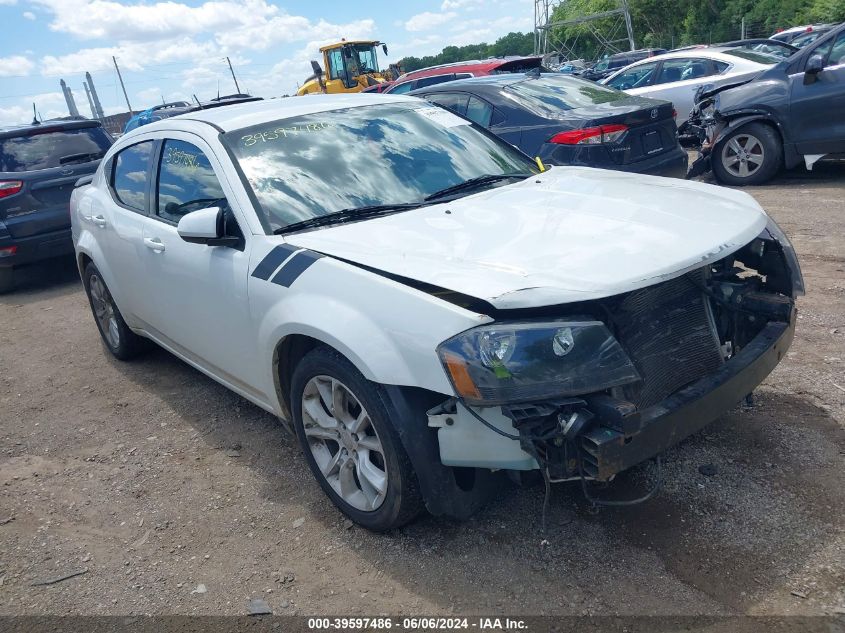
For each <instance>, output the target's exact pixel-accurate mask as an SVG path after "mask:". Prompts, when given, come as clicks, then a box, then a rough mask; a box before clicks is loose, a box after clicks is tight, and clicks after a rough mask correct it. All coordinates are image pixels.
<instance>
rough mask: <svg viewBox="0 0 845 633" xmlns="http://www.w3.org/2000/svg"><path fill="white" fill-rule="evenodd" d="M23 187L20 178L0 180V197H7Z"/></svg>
mask: <svg viewBox="0 0 845 633" xmlns="http://www.w3.org/2000/svg"><path fill="white" fill-rule="evenodd" d="M21 189H23V183H22V182H21V181H20V180H0V198H8V197H9V196H13V195H15V194H16V193H18V192H19V191H20V190H21Z"/></svg>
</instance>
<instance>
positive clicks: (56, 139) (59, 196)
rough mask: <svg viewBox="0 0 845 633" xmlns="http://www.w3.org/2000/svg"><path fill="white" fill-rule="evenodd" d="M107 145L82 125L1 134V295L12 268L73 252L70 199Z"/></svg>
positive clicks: (93, 127) (49, 124)
mask: <svg viewBox="0 0 845 633" xmlns="http://www.w3.org/2000/svg"><path fill="white" fill-rule="evenodd" d="M111 144H112V138H111V136H109V134H108V133H107V132H106V131H105V130H104V129H103V127H102V125H100V123H99V122H97V121H88V120H84V119H74V120H53V121H44V122H41V123H39V122H37V121H33V122H32V124H30V125H25V126H18V127H11V128H8V127H7V128H0V293H2V292H8V291H9V290H11V289H12V288H13V287H14V267H15V266H19V265H21V264H28V263H31V262H35V261H39V260H43V259H49V258H51V257H57V256H60V255H65V254H68V253H72V252H73V243H72V242H71V237H70V214H69V211H68V204H69V203H70V194H71V192H72V191H73V186H74V184H75V183H76V181H77V180H79V178H81V177H82V176H86V175H91V174H93V173H94V172H95V171H96V170H97V165H99V164H100V159H101V158H102V157H103V155H104V154H105V153H106V150H108V149H109V147H111Z"/></svg>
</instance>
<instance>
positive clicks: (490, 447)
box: [428, 312, 795, 481]
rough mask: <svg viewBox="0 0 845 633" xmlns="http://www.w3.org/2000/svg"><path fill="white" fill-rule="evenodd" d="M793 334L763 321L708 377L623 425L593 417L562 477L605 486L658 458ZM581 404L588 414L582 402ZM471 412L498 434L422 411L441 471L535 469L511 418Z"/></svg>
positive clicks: (752, 383)
mask: <svg viewBox="0 0 845 633" xmlns="http://www.w3.org/2000/svg"><path fill="white" fill-rule="evenodd" d="M794 333H795V318H794V312H793V318H791V319H790V321H789V323H780V322H772V323H768V324H767V325H766V326H765V327H764V328H763V329H762V330H761V331H760V333H759V334H757V336H756V337H754V339H752V340H751V342H750V343H749V344H748V345H746V346H745V347H744V348H743V349H742V350H741V351H740V352H739V353H737V354H736V355H735V356H734V357H733V358H731V359H730V360H729V361H727V362H726V363H725V364H724V365H723V366H722V367H721V368H720V369H718V370H717V371H716V372H715V373H712V374H710V375H708V376H706V377H704V378H702V379H700V380H698V381H697V382H695V383H693V384H691V385H689V386H687V387H685V388H683V389H680V390H679V391H677V392H675V393H674V394H672V395H670V396H669V397H667V398H666V399H664V400H663V401H661V402H659V403H657V404H655V405H653V406H651V407H648V408H647V409H645V410H642V411H638V412H635V415H633V416H630V415H629V416H625V417H627V418H628V419H627V420H626V421H625V422H624V423H622V424H620V421H621V420H620V419H619V418H617V419H615V420H610V419H603V418H602V417H601V413H597V414H594V415H595V416H596V417H595V422H594V424H593V425H592V426H591V427H590V428H589V430H588V431H587V432H585V433H584V434H582V435H580V436H578V437H577V440H576V445H575V450H576V451H577V452H574V451H573V453H572V454H571V455H568V456H567V461H571V460H574V461H572V463H569V464H561V466H562V467H563V468H564V469H567V470H568V471H569V474H570V476H575V473H576V472H578V464H577V460H579V459H580V460H582V463H581V468H582V469H583V473H584V475H586V476H587V477H588V478H590V479H595V480H598V481H607V480H609V479H611V478H613V476H614V475H616V474H617V473H619V472H622V471H623V470H626V469H628V468H631V467H632V466H635V465H636V464H639V463H640V462H643V461H645V460H647V459H650V458H652V457H654V456H656V455H658V454H660V453H662V452H663V451H665V450H666V449H668V448H670V447H672V446H674V445H675V444H677V443H679V442H680V441H681V440H683V439H685V438H686V437H688V436H690V435H692V434H693V433H695V432H697V431H699V430H701V429H702V428H703V427H705V426H706V425H707V424H709V423H710V422H712V421H714V420H715V419H716V418H718V417H719V416H720V415H722V414H723V413H725V412H726V411H728V410H729V409H730V408H731V407H733V406H734V405H736V404H738V403H739V402H741V401H742V400H743V398H745V396H747V395H748V394H749V393H751V392H752V391H753V390H754V389H755V388H756V387H757V385H759V384H760V383H761V382H762V381H763V380H764V379H765V378H766V376H768V375H769V374H770V373H771V372H772V370H773V369H774V368H775V366H776V365H777V364H778V363H779V362H780V360H781V359H782V358H783V357H784V355H785V354H786V351H787V350H788V349H789V346H790V345H791V343H792V339H793V336H794ZM584 404H585V405H586V406H587V409H588V410H589V406H590V405H589V403H588V402H587V401H585V402H584ZM597 409H598V410H599V411H600V410H601V408H600V407H597ZM476 414H477V415H480V416H481V417H483V419H484V420H485V421H486V422H487V423H488V424H489V425H491V426H493V427H496V428H497V429H499V431H500V433H496V432H495V431H494V430H492V429H491V428H489V427H487V426H484V425H482V424H480V423H479V422H478V420H477V419H476V418H475V416H473V415H472V414H471V413H470V411H469V410H468V409H467V407H465V406H463V405H462V404H461V403H453V406H449V404H447V405H441V406H439V407H436V408H435V409H432V410H431V411H429V414H428V419H429V426H430V427H433V428H437V429H439V430H438V440H439V444H440V459H441V462H442V463H443V464H444V465H446V466H459V467H475V468H490V469H503V470H535V469H539V468H540V464H539V463H538V461H537V459H536V458H535V456H534V455H532V454H531V451H530V449H529V451H526V450H525V448H526V447H525V446H524V444H523V443H521V442H520V441H516V440H517V439H519V438H518V436H514V435H513V434H514V433H515V430H514V427H513V425H512V424H511V419H510V418H509V417H508V416H506V415H505V414H504V413H503V411H502V408H501V407H486V408H480V409H476ZM614 417H615V416H614ZM624 425H627V426H628V428H627V429H626V428H624ZM509 435H511V436H512V437H508V436H509ZM579 453H580V454H579Z"/></svg>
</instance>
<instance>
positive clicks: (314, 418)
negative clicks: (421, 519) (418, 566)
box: [290, 347, 424, 532]
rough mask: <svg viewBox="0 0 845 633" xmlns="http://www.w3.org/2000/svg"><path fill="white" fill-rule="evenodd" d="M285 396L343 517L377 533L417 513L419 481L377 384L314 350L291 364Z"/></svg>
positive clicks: (311, 461)
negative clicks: (294, 363) (293, 368)
mask: <svg viewBox="0 0 845 633" xmlns="http://www.w3.org/2000/svg"><path fill="white" fill-rule="evenodd" d="M290 399H291V409H292V414H293V421H294V427H295V428H296V435H297V437H298V438H299V443H300V445H301V446H302V451H303V453H304V454H305V459H306V461H307V462H308V466H309V467H310V468H311V472H312V473H313V474H314V477H315V478H316V479H317V481H318V483H319V484H320V487H321V488H322V489H323V492H325V493H326V495H328V497H329V498H330V499H331V500H332V502H333V503H334V504H335V505H336V506H337V507H338V508H339V509H340V510H341V512H343V513H344V514H345V515H346V516H348V517H349V518H350V519H352V520H353V521H354V522H355V523H358V524H359V525H361V526H363V527H365V528H367V529H369V530H373V531H375V532H384V531H387V530H391V529H394V528H398V527H401V526H402V525H405V524H406V523H408V522H409V521H412V520H413V519H414V518H416V517H417V516H418V515H419V514H420V512H421V511H422V510H423V508H424V505H423V500H422V495H421V494H420V490H419V484H418V482H417V477H416V475H415V474H414V471H413V468H412V466H411V461H410V459H409V458H408V455H407V453H406V452H405V449H404V447H403V446H402V442H401V440H400V439H399V435H398V433H397V432H396V429H395V428H394V426H393V422H392V421H391V420H390V417H389V415H388V413H387V411H388V409H387V406H386V405H385V402H386V395H385V393H384V390H383V389H382V387H381V386H380V385H378V384H376V383H373V382H370V381H369V380H367V379H366V378H364V376H363V375H362V374H361V372H359V371H358V370H357V369H356V368H355V366H354V365H352V363H350V362H349V361H348V360H347V359H346V358H344V357H343V356H342V355H341V354H339V353H338V352H336V351H335V350H333V349H331V348H328V347H317V348H315V349H313V350H311V351H310V352H309V353H308V354H306V355H305V356H304V357H303V359H302V360H301V361H300V362H299V364H298V365H297V366H296V369H295V370H294V372H293V378H292V380H291V396H290Z"/></svg>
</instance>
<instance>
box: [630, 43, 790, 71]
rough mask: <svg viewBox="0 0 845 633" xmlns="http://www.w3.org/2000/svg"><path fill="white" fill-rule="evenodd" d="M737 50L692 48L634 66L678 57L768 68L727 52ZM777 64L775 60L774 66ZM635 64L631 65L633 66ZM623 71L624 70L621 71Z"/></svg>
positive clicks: (717, 47)
mask: <svg viewBox="0 0 845 633" xmlns="http://www.w3.org/2000/svg"><path fill="white" fill-rule="evenodd" d="M735 48H739V47H737V46H708V47H706V48H691V49H687V50H677V51H672V52H669V53H663V54H662V55H655V56H654V57H647V58H646V59H640V60H638V61H636V62H634V64H636V65H640V64H643V63H646V62H654V61H660V60H662V59H677V58H678V57H705V58H707V59H715V60H718V61H723V62H730V63H732V64H736V63H746V64H753V65H754V66H766V64H760V63H758V62H754V61H751V60H750V59H746V58H744V57H738V56H736V55H731V54H729V53H728V52H727V51H730V50H733V49H735ZM774 63H776V62H775V61H774V60H773V61H772V64H774ZM634 64H631V66H633V65H634ZM621 70H624V68H623V69H621Z"/></svg>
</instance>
